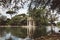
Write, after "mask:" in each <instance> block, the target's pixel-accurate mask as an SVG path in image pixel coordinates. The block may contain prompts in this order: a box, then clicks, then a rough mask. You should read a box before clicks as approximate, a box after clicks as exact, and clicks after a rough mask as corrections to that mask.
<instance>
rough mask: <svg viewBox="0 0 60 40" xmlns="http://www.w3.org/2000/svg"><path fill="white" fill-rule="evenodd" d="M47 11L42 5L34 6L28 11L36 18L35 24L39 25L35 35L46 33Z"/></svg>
mask: <svg viewBox="0 0 60 40" xmlns="http://www.w3.org/2000/svg"><path fill="white" fill-rule="evenodd" d="M46 11H47V10H46V9H44V8H43V7H40V8H38V9H36V8H34V9H33V10H31V11H29V12H28V13H29V16H30V17H32V18H33V19H34V21H35V24H36V26H37V27H36V30H35V33H34V37H39V36H41V35H45V33H46V26H47V24H48V19H47V16H46Z"/></svg>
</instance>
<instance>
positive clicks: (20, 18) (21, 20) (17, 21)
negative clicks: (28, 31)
mask: <svg viewBox="0 0 60 40" xmlns="http://www.w3.org/2000/svg"><path fill="white" fill-rule="evenodd" d="M11 25H17V26H18V25H19V26H22V25H27V16H26V15H25V14H20V15H16V16H14V17H13V18H12V19H11Z"/></svg>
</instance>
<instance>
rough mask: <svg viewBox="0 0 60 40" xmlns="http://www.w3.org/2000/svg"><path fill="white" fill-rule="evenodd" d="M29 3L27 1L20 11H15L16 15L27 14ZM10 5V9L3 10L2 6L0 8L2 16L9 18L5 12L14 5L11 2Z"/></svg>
mask: <svg viewBox="0 0 60 40" xmlns="http://www.w3.org/2000/svg"><path fill="white" fill-rule="evenodd" d="M29 3H30V1H28V2H27V3H25V5H24V8H20V9H19V10H18V11H17V14H22V13H25V14H27V12H28V4H29ZM11 4H12V5H10V7H8V8H3V7H2V5H1V6H0V13H1V14H2V15H6V16H7V18H11V17H10V15H9V14H6V12H7V11H8V10H9V8H12V7H13V6H14V3H13V2H12V3H11ZM18 6H19V4H18ZM13 16H14V15H13Z"/></svg>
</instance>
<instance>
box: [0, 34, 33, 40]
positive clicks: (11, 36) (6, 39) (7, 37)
mask: <svg viewBox="0 0 60 40" xmlns="http://www.w3.org/2000/svg"><path fill="white" fill-rule="evenodd" d="M10 38H11V39H12V40H32V39H31V38H29V37H26V38H25V39H23V38H18V37H16V36H13V35H12V34H11V33H4V36H3V37H0V40H8V39H10Z"/></svg>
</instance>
